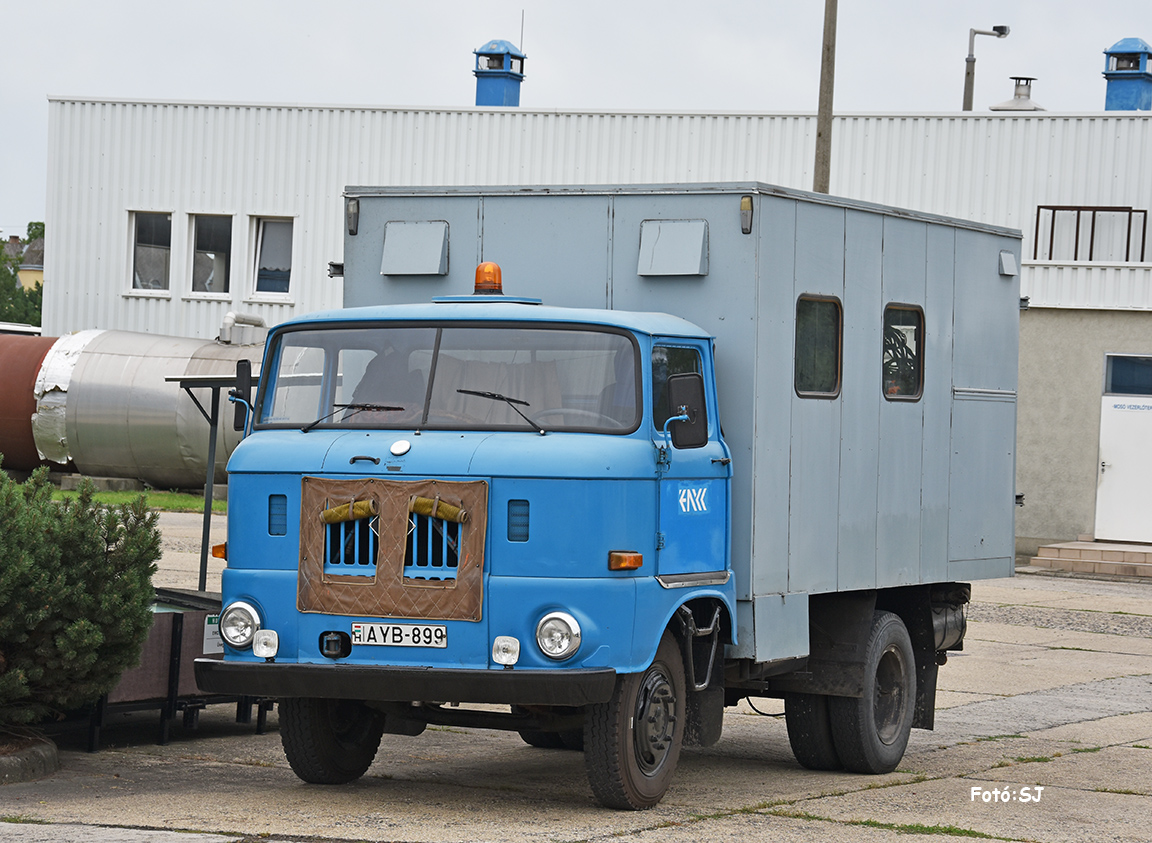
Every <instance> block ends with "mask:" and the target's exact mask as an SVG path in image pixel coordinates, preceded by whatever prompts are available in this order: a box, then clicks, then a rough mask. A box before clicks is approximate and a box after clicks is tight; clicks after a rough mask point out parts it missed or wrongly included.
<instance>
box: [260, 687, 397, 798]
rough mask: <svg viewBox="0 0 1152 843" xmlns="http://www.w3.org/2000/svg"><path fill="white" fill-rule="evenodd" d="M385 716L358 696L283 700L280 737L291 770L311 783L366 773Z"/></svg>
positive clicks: (350, 778) (335, 781)
mask: <svg viewBox="0 0 1152 843" xmlns="http://www.w3.org/2000/svg"><path fill="white" fill-rule="evenodd" d="M383 732H384V717H383V715H381V714H380V712H378V711H374V710H372V709H370V708H368V707H367V706H366V705H364V703H362V702H358V701H356V700H325V699H312V698H304V699H283V700H280V742H281V743H282V744H283V745H284V754H285V755H286V756H287V757H288V764H289V766H291V767H292V772H294V773H295V774H296V775H297V776H299V777H300V778H301V779H303V780H304V781H306V782H309V783H310V784H345V783H346V782H350V781H354V780H356V779H358V778H360V777H361V776H362V775H364V773H365V772H367V770H368V767H369V766H371V764H372V759H373V758H375V757H376V750H377V749H379V748H380V736H381V735H382V734H383Z"/></svg>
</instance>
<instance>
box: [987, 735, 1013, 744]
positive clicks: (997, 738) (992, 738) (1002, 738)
mask: <svg viewBox="0 0 1152 843" xmlns="http://www.w3.org/2000/svg"><path fill="white" fill-rule="evenodd" d="M1022 737H1024V736H1023V735H988V736H987V737H984V738H977V739H976V742H977V743H979V742H980V741H1007V740H1013V739H1015V738H1022Z"/></svg>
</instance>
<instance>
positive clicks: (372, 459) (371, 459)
mask: <svg viewBox="0 0 1152 843" xmlns="http://www.w3.org/2000/svg"><path fill="white" fill-rule="evenodd" d="M360 460H366V461H367V462H370V463H372V465H380V458H379V457H369V456H365V455H364V454H361V455H360V456H356V457H352V459H350V460H348V465H355V464H356V463H358V462H360Z"/></svg>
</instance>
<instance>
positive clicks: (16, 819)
mask: <svg viewBox="0 0 1152 843" xmlns="http://www.w3.org/2000/svg"><path fill="white" fill-rule="evenodd" d="M0 823H20V824H23V825H49V822H48V820H41V819H37V818H36V817H29V816H27V815H25V814H6V815H4V816H0Z"/></svg>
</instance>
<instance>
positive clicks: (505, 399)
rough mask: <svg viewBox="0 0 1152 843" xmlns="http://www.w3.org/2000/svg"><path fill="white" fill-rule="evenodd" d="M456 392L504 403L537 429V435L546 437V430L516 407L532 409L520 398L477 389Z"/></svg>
mask: <svg viewBox="0 0 1152 843" xmlns="http://www.w3.org/2000/svg"><path fill="white" fill-rule="evenodd" d="M456 391H457V392H459V393H460V394H461V395H475V396H476V397H477V398H487V399H488V400H489V401H503V402H504V403H505V404H507V405H508V406H509V407H511V408H512V409H513V410H515V411H516V414H517V415H518V416H520V418H522V419H524V421H526V422H528V424H530V425H532V427H534V428H535V429H536V432H537V433H539V434H540V435H541V436H543V435H544V428H542V427H541V426H540V425H538V424H537V423H536V422H534V421H532V419H530V418H528V417H527V416H526V415H524V414H523V413H522V412H520V408H519V407H517V406H516V405H517V404H519V405H521V406H523V407H531V406H532V405H531V404H529V403H528V402H527V401H521V400H520V399H519V398H509V397H508V396H507V395H501V394H500V393H499V392H479V391H477V390H475V389H458V390H456Z"/></svg>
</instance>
